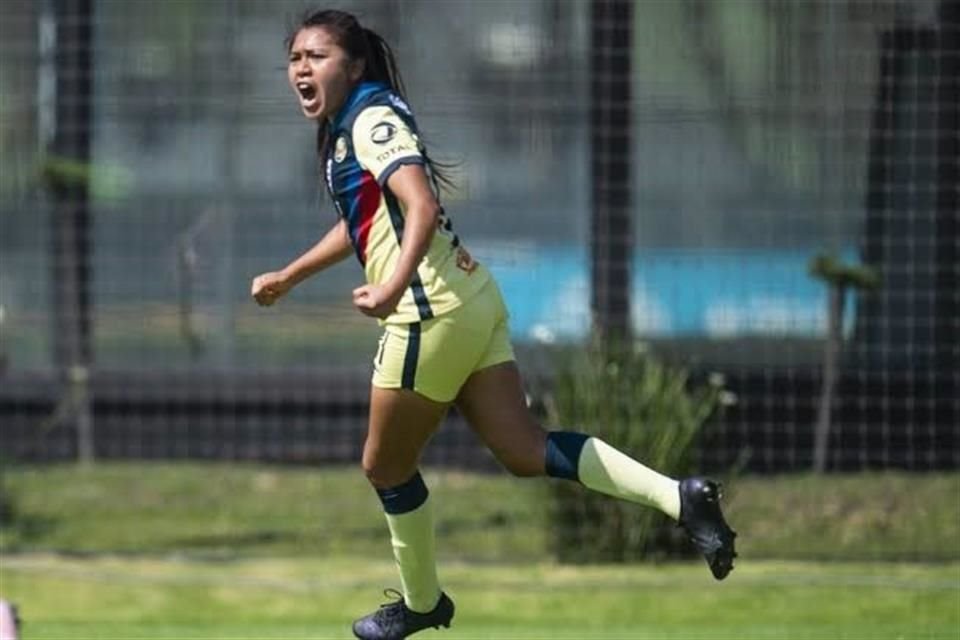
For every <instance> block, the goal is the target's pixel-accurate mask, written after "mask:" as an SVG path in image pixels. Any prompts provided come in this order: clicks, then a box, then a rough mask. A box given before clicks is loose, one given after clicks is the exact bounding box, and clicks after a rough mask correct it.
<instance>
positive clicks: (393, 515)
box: [353, 386, 453, 640]
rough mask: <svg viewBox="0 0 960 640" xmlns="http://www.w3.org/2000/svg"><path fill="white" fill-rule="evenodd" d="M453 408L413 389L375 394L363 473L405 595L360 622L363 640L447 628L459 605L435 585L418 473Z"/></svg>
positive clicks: (356, 628) (428, 508)
mask: <svg viewBox="0 0 960 640" xmlns="http://www.w3.org/2000/svg"><path fill="white" fill-rule="evenodd" d="M447 406H448V405H447V403H442V402H435V401H433V400H430V399H429V398H427V397H425V396H422V395H420V394H419V393H417V392H415V391H411V390H409V389H402V388H400V389H383V388H378V387H376V386H374V387H372V389H371V393H370V423H369V427H368V431H367V440H366V442H365V443H364V449H363V469H364V472H365V473H366V475H367V478H368V479H369V480H370V483H371V484H372V485H373V486H374V488H375V489H376V491H377V495H378V496H379V497H380V501H381V503H382V505H383V510H384V513H385V515H386V518H387V524H388V526H389V529H390V541H391V544H392V546H393V552H394V557H395V559H396V561H397V567H398V569H399V571H400V582H401V584H402V587H403V593H402V594H398V595H400V597H399V599H397V600H396V601H394V602H391V603H388V604H386V605H383V606H381V607H380V608H379V609H377V610H376V611H374V612H372V613H370V614H369V615H366V616H364V617H362V618H360V619H359V620H357V621H355V622H354V624H353V633H354V635H355V636H356V637H357V638H360V639H361V640H395V639H398V638H405V637H407V636H409V635H411V634H413V633H416V632H417V631H420V630H422V629H425V628H427V627H439V626H449V625H450V619H451V618H452V617H453V602H452V601H451V600H450V598H448V597H447V596H446V595H445V594H444V593H443V592H442V591H441V589H440V584H439V581H438V578H437V567H436V551H435V541H434V526H433V509H432V504H431V501H430V500H429V491H428V490H427V486H426V484H425V483H424V482H423V478H422V477H421V475H420V472H419V471H418V469H417V466H418V464H419V460H420V453H421V451H422V450H423V448H424V446H425V445H426V443H427V441H428V440H429V439H430V436H431V435H433V433H434V431H436V429H437V426H438V425H439V424H440V421H441V420H442V419H443V416H444V414H445V413H446V411H447Z"/></svg>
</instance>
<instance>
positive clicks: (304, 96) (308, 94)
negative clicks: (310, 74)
mask: <svg viewBox="0 0 960 640" xmlns="http://www.w3.org/2000/svg"><path fill="white" fill-rule="evenodd" d="M297 91H298V92H299V93H300V102H301V103H302V104H303V106H304V108H306V109H311V110H312V109H313V108H314V107H316V106H317V88H316V87H314V86H313V85H312V84H310V83H309V82H298V83H297Z"/></svg>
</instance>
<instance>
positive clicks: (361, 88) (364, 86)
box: [330, 81, 390, 130]
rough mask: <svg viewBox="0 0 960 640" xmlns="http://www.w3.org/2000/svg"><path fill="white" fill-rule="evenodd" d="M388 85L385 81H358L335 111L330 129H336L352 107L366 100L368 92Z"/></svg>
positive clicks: (382, 88) (373, 91)
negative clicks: (338, 109)
mask: <svg viewBox="0 0 960 640" xmlns="http://www.w3.org/2000/svg"><path fill="white" fill-rule="evenodd" d="M389 88H390V87H389V85H387V84H386V83H385V82H369V81H368V82H360V83H358V84H357V86H355V87H354V88H353V91H351V92H350V95H349V96H347V99H346V100H344V102H343V106H342V107H340V111H338V112H337V115H335V116H334V117H333V121H332V122H331V125H330V128H331V130H335V129H337V128H338V127H339V126H340V125H341V124H342V123H343V120H344V118H346V117H347V114H349V113H350V112H351V111H353V109H354V108H355V107H356V106H357V105H358V104H360V103H361V102H363V101H364V100H366V99H367V98H368V97H369V96H370V94H372V93H376V92H378V91H383V90H384V89H389Z"/></svg>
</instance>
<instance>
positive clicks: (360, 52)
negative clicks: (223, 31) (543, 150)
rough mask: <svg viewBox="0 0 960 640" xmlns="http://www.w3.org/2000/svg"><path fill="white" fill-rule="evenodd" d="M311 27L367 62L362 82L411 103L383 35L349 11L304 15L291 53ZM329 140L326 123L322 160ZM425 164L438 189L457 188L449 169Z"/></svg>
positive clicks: (321, 131)
mask: <svg viewBox="0 0 960 640" xmlns="http://www.w3.org/2000/svg"><path fill="white" fill-rule="evenodd" d="M310 27H323V28H324V29H326V30H327V33H329V34H330V37H331V38H333V40H334V41H336V43H337V44H338V45H340V46H341V47H342V48H343V50H344V51H346V52H347V55H348V56H350V58H351V59H352V60H363V62H364V65H363V75H362V76H361V78H360V80H361V81H370V82H383V83H386V84H387V85H388V86H389V87H390V89H391V90H392V91H393V92H394V93H396V94H397V95H398V96H400V97H401V98H402V99H403V101H404V102H408V100H407V95H406V87H405V86H404V84H403V78H402V77H401V75H400V69H399V68H398V67H397V60H396V57H395V56H394V55H393V49H392V48H390V45H389V44H387V41H386V40H384V39H383V37H381V36H380V34H378V33H377V32H375V31H373V30H372V29H368V28H366V27H364V26H362V25H361V24H360V22H359V21H357V18H356V17H355V16H354V15H353V14H351V13H347V12H346V11H338V10H336V9H321V10H320V11H310V12H307V13H306V14H304V16H303V17H302V18H301V19H300V20H299V21H298V22H297V24H296V26H295V27H294V28H293V29H292V30H291V32H290V34H289V35H288V36H287V39H286V41H285V43H284V44H285V45H286V49H287V52H288V53H289V52H290V48H291V47H292V46H293V41H294V39H295V38H296V37H297V34H298V33H300V31H301V30H303V29H307V28H310ZM329 138H330V129H329V127H328V126H327V124H326V123H325V122H321V123H320V126H319V127H318V128H317V152H318V153H319V154H320V158H321V159H323V158H325V157H326V153H327V146H328V145H329V144H330V140H329ZM424 160H425V161H426V162H427V165H428V167H429V168H430V174H431V176H432V177H433V180H434V183H435V185H436V186H437V188H438V189H439V187H440V185H441V184H442V185H443V186H444V187H447V188H450V189H452V188H453V187H454V186H455V185H454V182H453V180H452V179H451V178H450V176H449V175H448V174H447V171H446V170H447V169H448V168H450V166H449V165H446V164H443V163H437V162H435V161H433V160H431V159H430V157H429V156H427V155H426V153H424Z"/></svg>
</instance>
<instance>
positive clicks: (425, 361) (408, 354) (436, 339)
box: [373, 279, 514, 402]
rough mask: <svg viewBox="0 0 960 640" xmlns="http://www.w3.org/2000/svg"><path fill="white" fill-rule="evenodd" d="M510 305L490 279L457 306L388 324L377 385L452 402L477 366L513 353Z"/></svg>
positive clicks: (376, 369)
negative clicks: (439, 313) (427, 316)
mask: <svg viewBox="0 0 960 640" xmlns="http://www.w3.org/2000/svg"><path fill="white" fill-rule="evenodd" d="M507 318H508V316H507V308H506V306H505V305H504V304H503V297H502V296H501V295H500V288H499V287H497V283H496V282H495V281H494V280H493V279H491V280H490V281H489V282H488V283H487V284H486V285H484V286H483V288H482V289H480V291H479V292H477V294H476V295H475V296H473V297H472V298H471V299H470V300H468V301H467V302H466V303H465V304H463V305H461V306H459V307H457V308H456V309H454V310H453V311H450V312H448V313H445V314H443V315H442V316H438V317H436V318H431V319H430V320H425V321H423V322H415V323H413V324H387V325H385V326H384V331H383V335H382V336H381V337H380V345H379V347H378V349H377V353H376V355H375V356H374V358H373V385H374V386H375V387H380V388H381V389H411V390H413V391H416V392H417V393H419V394H421V395H424V396H426V397H427V398H430V399H431V400H434V401H436V402H452V401H453V400H454V399H455V398H456V397H457V394H458V393H459V392H460V387H462V386H463V384H464V383H465V382H466V381H467V378H469V377H470V374H472V373H473V372H475V371H479V370H481V369H485V368H487V367H490V366H493V365H495V364H500V363H503V362H510V361H512V360H513V359H514V355H513V347H512V346H511V345H510V331H509V328H508V325H507Z"/></svg>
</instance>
